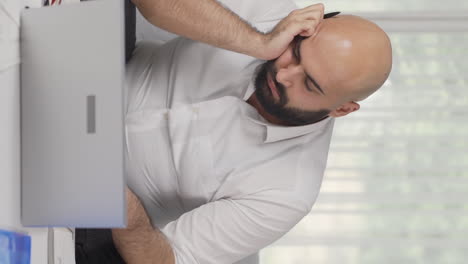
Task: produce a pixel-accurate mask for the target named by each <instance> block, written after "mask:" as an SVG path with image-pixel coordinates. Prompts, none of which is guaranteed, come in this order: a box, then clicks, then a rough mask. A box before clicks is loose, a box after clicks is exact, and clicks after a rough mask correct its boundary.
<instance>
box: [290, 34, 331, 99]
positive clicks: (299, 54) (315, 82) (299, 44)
mask: <svg viewBox="0 0 468 264" xmlns="http://www.w3.org/2000/svg"><path fill="white" fill-rule="evenodd" d="M304 39H305V38H304V37H301V38H299V39H298V40H297V42H298V43H297V44H296V47H295V50H296V52H297V58H298V60H299V62H300V61H301V44H302V41H303V40H304ZM304 73H305V75H306V77H307V79H308V80H309V81H311V82H312V83H313V84H314V86H315V87H317V89H318V90H319V91H320V92H321V93H322V94H323V95H325V93H324V92H323V90H322V88H321V87H320V85H319V84H318V83H317V81H315V79H314V78H312V76H310V75H309V74H308V73H307V72H306V71H305V69H304Z"/></svg>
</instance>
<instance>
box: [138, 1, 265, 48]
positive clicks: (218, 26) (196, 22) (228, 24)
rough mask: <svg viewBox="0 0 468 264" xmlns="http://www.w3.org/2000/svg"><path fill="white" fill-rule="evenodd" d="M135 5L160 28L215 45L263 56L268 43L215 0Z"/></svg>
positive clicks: (262, 36)
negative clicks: (264, 46) (262, 52)
mask: <svg viewBox="0 0 468 264" xmlns="http://www.w3.org/2000/svg"><path fill="white" fill-rule="evenodd" d="M252 1H254V0H252ZM133 2H134V3H135V5H136V6H137V7H138V9H139V10H140V12H141V13H142V14H143V16H145V18H146V19H147V20H148V21H149V22H150V23H152V24H153V25H155V26H157V27H160V28H162V29H165V30H167V31H170V32H173V33H175V34H178V35H181V36H185V37H188V38H191V39H193V40H197V41H201V42H205V43H208V44H210V45H213V46H217V47H220V48H224V49H228V50H232V51H236V52H240V53H244V54H247V55H250V56H254V57H262V54H260V52H261V51H262V47H263V44H264V42H265V41H266V37H265V36H264V34H262V33H259V32H257V31H256V29H254V28H253V27H252V26H250V25H249V24H248V23H247V22H245V21H243V20H242V19H241V18H239V16H237V15H236V14H235V13H233V12H231V11H230V10H228V9H226V8H224V7H223V6H222V5H221V4H219V3H218V2H217V1H216V0H133ZM246 43H248V45H246Z"/></svg>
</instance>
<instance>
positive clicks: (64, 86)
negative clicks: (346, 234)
mask: <svg viewBox="0 0 468 264" xmlns="http://www.w3.org/2000/svg"><path fill="white" fill-rule="evenodd" d="M123 7H124V3H123V1H118V0H96V1H86V2H81V3H76V4H67V5H60V6H51V7H43V8H36V9H25V10H24V11H23V13H22V17H21V60H22V62H21V177H22V179H21V219H22V224H23V225H24V226H31V227H37V226H64V227H91V228H93V227H96V228H98V227H100V228H102V227H123V226H125V224H126V207H125V205H126V203H125V192H124V190H125V177H124V172H125V170H124V169H125V164H124V144H125V141H124V105H125V102H124V99H125V97H124V88H123V85H124V82H123V81H124V71H125V58H124V56H125V55H124V48H125V47H124V46H125V45H124V15H123V14H124V9H123Z"/></svg>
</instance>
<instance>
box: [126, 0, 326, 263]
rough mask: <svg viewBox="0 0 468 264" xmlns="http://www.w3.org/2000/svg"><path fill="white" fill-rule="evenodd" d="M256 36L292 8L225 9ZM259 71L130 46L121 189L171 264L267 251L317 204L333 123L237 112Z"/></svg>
mask: <svg viewBox="0 0 468 264" xmlns="http://www.w3.org/2000/svg"><path fill="white" fill-rule="evenodd" d="M222 2H223V3H224V4H225V5H226V6H228V7H229V8H230V9H231V10H233V11H234V12H236V13H237V14H239V15H240V16H241V17H242V18H244V19H245V20H247V21H249V22H250V23H251V24H253V25H254V26H256V27H257V28H258V29H260V30H262V31H266V30H269V29H271V28H272V27H273V26H274V25H275V24H276V23H277V22H278V21H279V20H280V19H281V18H283V17H284V16H286V15H287V14H288V13H289V12H290V11H292V10H293V9H295V8H296V6H295V5H294V3H292V2H290V1H281V0H276V1H272V0H255V1H251V0H243V1H242V0H235V1H234V0H232V1H231V0H229V1H222ZM260 63H262V61H259V60H257V59H254V58H252V57H249V56H246V55H241V54H238V53H234V52H230V51H226V50H222V49H218V48H215V47H212V46H209V45H206V44H202V43H199V42H195V41H192V40H189V39H185V38H176V39H173V40H172V41H169V42H167V43H166V44H163V45H159V46H157V45H155V44H152V43H139V45H138V47H137V49H136V51H135V53H134V57H133V58H132V60H131V61H130V63H129V65H128V67H127V87H128V99H127V100H128V109H127V119H126V129H127V131H126V132H127V133H126V136H127V167H128V171H127V173H128V184H129V186H130V188H131V189H132V190H133V191H134V192H135V193H136V194H137V196H138V197H139V198H140V200H141V201H142V203H143V205H144V207H145V209H146V210H147V212H148V215H149V217H150V218H151V221H152V223H153V225H155V226H157V227H158V228H159V229H161V231H162V232H163V234H164V235H165V236H166V237H167V239H168V241H169V242H170V244H171V246H172V248H173V250H174V253H175V257H176V263H177V264H196V263H198V264H224V263H226V264H228V263H234V262H236V261H239V260H241V259H243V258H245V257H247V256H249V255H251V254H254V253H256V252H258V250H260V249H261V248H263V247H265V246H267V245H269V244H271V243H272V242H274V241H275V240H277V239H278V238H280V237H281V236H283V235H284V234H285V233H286V232H288V231H289V230H290V229H291V228H292V227H293V226H294V225H296V224H297V223H298V222H299V221H300V220H301V219H302V218H303V217H304V216H305V215H306V214H308V213H309V211H310V209H311V207H312V205H313V203H314V202H315V199H316V197H317V195H318V193H319V189H320V185H321V182H322V177H323V173H324V169H325V165H326V160H327V154H328V149H329V144H330V137H331V132H332V128H333V119H332V118H327V119H325V120H322V121H320V122H318V123H315V124H312V125H307V126H299V127H282V126H277V125H272V124H269V123H268V122H267V121H265V120H264V119H263V118H262V117H261V116H260V115H259V114H258V112H257V110H256V109H255V108H254V107H252V106H251V105H249V104H248V103H247V102H245V100H246V99H247V98H249V97H250V95H251V94H252V93H253V91H254V86H253V82H252V77H253V75H254V71H255V68H256V67H257V66H258V65H259V64H260Z"/></svg>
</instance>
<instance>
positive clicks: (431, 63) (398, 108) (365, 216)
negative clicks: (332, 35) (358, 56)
mask: <svg viewBox="0 0 468 264" xmlns="http://www.w3.org/2000/svg"><path fill="white" fill-rule="evenodd" d="M297 2H298V3H299V4H300V5H301V6H305V5H308V4H312V3H315V2H314V1H300V0H297ZM323 2H324V3H325V7H326V11H330V12H331V11H344V12H346V13H354V14H356V13H362V12H364V13H365V14H367V15H368V16H369V17H370V18H372V19H374V20H376V21H377V22H381V21H384V20H385V21H384V23H385V25H386V26H387V28H390V29H391V32H389V35H390V37H391V39H392V44H393V49H394V67H393V71H392V74H391V76H390V78H389V80H388V81H387V82H386V84H385V85H384V87H382V88H381V90H379V91H378V92H377V93H376V94H374V95H372V96H371V97H370V98H368V99H367V100H366V101H364V102H362V104H361V109H360V110H359V111H358V112H356V113H352V114H351V115H349V116H346V117H342V118H338V119H337V120H336V125H335V131H334V135H333V138H332V144H331V148H330V155H329V160H328V168H327V171H326V173H325V178H324V182H323V185H322V189H321V193H320V195H319V198H318V200H317V202H316V204H315V206H314V207H313V209H312V211H311V213H310V214H309V215H308V216H307V217H306V218H304V219H303V220H302V221H301V222H300V223H299V224H298V225H297V226H296V227H295V228H294V229H293V230H291V232H290V233H288V234H287V235H286V236H284V237H283V238H282V239H280V240H279V241H277V242H276V243H274V244H273V245H271V246H270V247H268V248H266V249H264V250H262V251H261V255H260V262H261V264H304V263H313V264H366V263H367V264H394V263H398V264H406V263H408V264H410V263H411V264H415V263H424V264H462V263H463V264H464V263H467V262H466V261H467V259H468V30H466V29H464V26H467V25H468V16H466V15H463V13H466V14H468V1H465V0H463V1H462V0H445V1H436V0H411V1H402V0H354V1H349V0H335V1H333V0H328V1H323ZM463 10H464V12H462V11H463ZM387 11H388V12H387ZM450 11H454V13H452V12H450ZM411 12H413V13H411ZM428 13H430V14H431V15H430V16H428V15H425V14H428ZM460 14H461V15H460ZM399 17H400V18H401V19H405V23H399V21H398V18H399ZM381 18H382V19H381ZM389 18H392V19H389ZM400 22H401V21H400ZM421 23H423V24H421ZM461 24H463V25H462V26H460V25H461ZM432 30H436V31H432ZM465 30H466V31H465Z"/></svg>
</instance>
